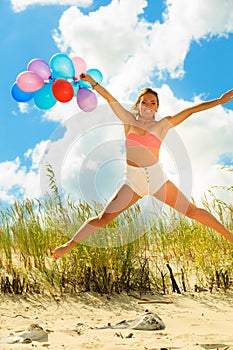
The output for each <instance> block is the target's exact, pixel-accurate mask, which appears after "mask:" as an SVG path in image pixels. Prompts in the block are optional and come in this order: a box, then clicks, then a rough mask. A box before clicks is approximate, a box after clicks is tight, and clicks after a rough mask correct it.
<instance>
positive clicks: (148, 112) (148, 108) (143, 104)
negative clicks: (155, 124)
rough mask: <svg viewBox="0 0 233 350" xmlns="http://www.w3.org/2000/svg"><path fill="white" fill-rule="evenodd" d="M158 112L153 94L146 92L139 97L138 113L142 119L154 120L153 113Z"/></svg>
mask: <svg viewBox="0 0 233 350" xmlns="http://www.w3.org/2000/svg"><path fill="white" fill-rule="evenodd" d="M157 110H158V101H157V98H156V96H155V95H154V94H152V93H150V92H148V93H146V94H145V95H143V96H142V97H141V100H140V102H139V112H140V114H141V116H142V117H144V118H148V119H151V118H154V114H155V112H157Z"/></svg>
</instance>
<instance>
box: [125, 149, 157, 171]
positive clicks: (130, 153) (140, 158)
mask: <svg viewBox="0 0 233 350" xmlns="http://www.w3.org/2000/svg"><path fill="white" fill-rule="evenodd" d="M158 160H159V150H158V149H149V148H147V147H144V146H135V147H131V148H127V149H126V162H127V164H129V165H131V166H136V167H149V166H151V165H153V164H155V163H157V162H158Z"/></svg>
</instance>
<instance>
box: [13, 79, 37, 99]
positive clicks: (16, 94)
mask: <svg viewBox="0 0 233 350" xmlns="http://www.w3.org/2000/svg"><path fill="white" fill-rule="evenodd" d="M11 95H12V97H13V98H14V99H15V100H16V101H17V102H28V101H30V100H31V99H32V98H33V96H34V95H35V93H34V92H25V91H23V90H21V89H20V88H19V87H18V85H17V83H16V82H15V83H14V84H13V85H12V87H11Z"/></svg>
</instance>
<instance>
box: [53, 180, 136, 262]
mask: <svg viewBox="0 0 233 350" xmlns="http://www.w3.org/2000/svg"><path fill="white" fill-rule="evenodd" d="M140 198H141V197H139V196H138V195H137V194H136V193H135V192H134V191H133V190H132V189H131V188H130V187H129V186H127V185H123V186H122V187H121V188H120V189H119V191H118V192H117V193H116V194H115V195H114V197H113V198H111V199H110V201H109V203H108V204H107V206H106V207H105V208H104V210H103V211H102V213H100V214H99V215H98V216H95V217H92V218H90V219H88V220H87V221H86V222H85V223H84V224H83V225H82V226H81V227H80V228H79V230H78V231H77V232H76V233H75V235H74V236H73V237H72V238H71V240H70V241H68V242H67V243H65V244H63V245H61V246H60V247H58V248H56V249H55V250H54V251H53V256H54V259H58V258H61V257H62V256H63V255H64V254H65V253H67V252H69V251H70V250H71V249H72V248H73V247H74V246H75V245H76V244H77V243H78V242H80V241H82V240H83V239H84V238H87V237H88V236H90V235H91V234H93V233H94V232H96V231H97V230H98V229H99V228H101V227H103V226H105V225H107V224H108V223H109V222H111V221H112V220H113V219H115V218H116V217H117V216H118V215H119V214H120V213H122V212H123V211H124V210H126V209H128V208H129V207H130V206H131V205H133V204H134V203H136V202H137V201H138V199H140Z"/></svg>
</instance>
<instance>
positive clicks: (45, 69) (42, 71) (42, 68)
mask: <svg viewBox="0 0 233 350" xmlns="http://www.w3.org/2000/svg"><path fill="white" fill-rule="evenodd" d="M27 69H28V70H30V71H32V72H35V73H36V74H38V75H39V76H40V77H41V78H42V79H43V80H47V79H49V78H50V77H51V70H50V67H49V65H48V63H47V62H45V61H44V60H41V59H40V58H34V59H33V60H31V61H30V62H29V63H28V66H27Z"/></svg>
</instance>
